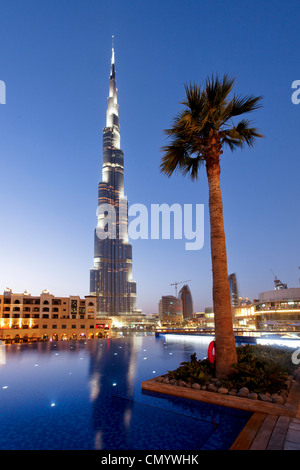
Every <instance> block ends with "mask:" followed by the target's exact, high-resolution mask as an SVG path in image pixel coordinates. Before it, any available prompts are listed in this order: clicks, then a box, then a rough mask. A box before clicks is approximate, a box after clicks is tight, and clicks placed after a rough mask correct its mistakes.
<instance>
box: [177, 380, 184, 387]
mask: <svg viewBox="0 0 300 470" xmlns="http://www.w3.org/2000/svg"><path fill="white" fill-rule="evenodd" d="M177 385H178V387H184V386H185V382H184V380H178V382H177Z"/></svg>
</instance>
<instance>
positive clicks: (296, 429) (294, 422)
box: [283, 418, 300, 450]
mask: <svg viewBox="0 0 300 470" xmlns="http://www.w3.org/2000/svg"><path fill="white" fill-rule="evenodd" d="M283 449H284V450H300V419H298V418H291V421H290V423H289V427H288V431H287V433H286V436H285V442H284V445H283Z"/></svg>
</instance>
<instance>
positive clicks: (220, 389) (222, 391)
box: [218, 387, 228, 395]
mask: <svg viewBox="0 0 300 470" xmlns="http://www.w3.org/2000/svg"><path fill="white" fill-rule="evenodd" d="M218 393H222V394H223V395H227V393H228V388H225V387H220V388H218Z"/></svg>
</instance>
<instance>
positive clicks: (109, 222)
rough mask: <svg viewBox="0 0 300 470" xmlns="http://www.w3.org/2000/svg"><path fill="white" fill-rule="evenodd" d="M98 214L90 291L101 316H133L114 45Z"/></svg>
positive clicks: (132, 289) (130, 258)
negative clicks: (94, 297)
mask: <svg viewBox="0 0 300 470" xmlns="http://www.w3.org/2000/svg"><path fill="white" fill-rule="evenodd" d="M97 213H98V224H97V228H96V229H95V233H94V268H93V269H91V271H90V294H91V295H94V296H96V297H97V311H98V314H99V315H107V316H119V315H120V316H124V315H130V314H132V313H134V311H135V309H136V283H135V282H134V281H133V280H132V247H131V245H130V244H129V243H128V203H127V199H126V197H125V196H124V153H123V150H121V139H120V125H119V106H118V100H117V86H116V71H115V52H114V46H113V47H112V58H111V67H110V76H109V97H108V106H107V113H106V127H105V128H104V129H103V164H102V182H100V183H99V185H98V212H97Z"/></svg>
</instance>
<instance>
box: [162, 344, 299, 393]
mask: <svg viewBox="0 0 300 470" xmlns="http://www.w3.org/2000/svg"><path fill="white" fill-rule="evenodd" d="M237 358H238V362H237V364H234V368H235V371H234V372H233V373H232V374H231V375H230V376H228V377H227V378H226V379H222V380H221V383H222V385H223V386H226V387H227V388H237V389H239V388H241V387H247V388H249V390H251V391H253V392H256V393H265V392H269V393H275V392H278V391H279V390H284V389H286V387H287V379H288V376H289V375H290V374H292V373H293V371H294V370H295V368H296V366H295V365H294V364H293V363H292V361H291V350H290V349H286V348H279V347H271V346H262V345H245V346H239V347H237ZM213 372H214V371H213V369H212V367H211V365H210V363H209V361H208V359H204V360H197V357H196V353H194V354H193V355H192V356H191V360H190V361H187V362H182V363H181V364H180V366H179V367H178V368H177V369H176V370H174V371H168V374H169V378H170V379H176V380H184V381H186V382H192V383H194V382H196V383H199V384H200V385H204V384H205V383H207V382H208V381H209V380H210V379H211V378H212V376H213Z"/></svg>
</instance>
